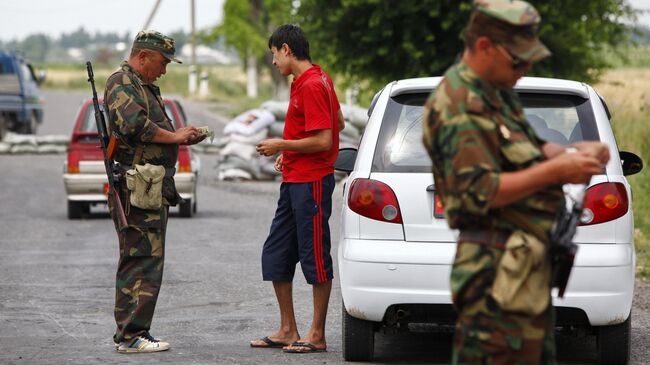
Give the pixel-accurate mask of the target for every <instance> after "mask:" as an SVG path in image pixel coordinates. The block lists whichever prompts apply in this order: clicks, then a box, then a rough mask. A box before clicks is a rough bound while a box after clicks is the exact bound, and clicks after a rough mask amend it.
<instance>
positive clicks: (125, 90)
mask: <svg viewBox="0 0 650 365" xmlns="http://www.w3.org/2000/svg"><path fill="white" fill-rule="evenodd" d="M104 105H105V110H106V111H107V114H108V129H109V131H110V132H111V133H113V132H114V133H115V134H116V135H117V137H118V139H119V140H120V144H119V148H118V150H117V152H116V154H115V161H117V162H119V163H120V164H121V165H122V166H124V167H125V168H130V166H132V164H133V159H134V157H135V151H136V147H137V146H138V145H142V146H143V147H144V148H143V149H142V151H143V153H142V156H141V157H140V161H139V162H138V163H139V164H141V165H144V164H145V163H150V164H153V165H162V166H164V167H166V168H173V167H174V166H175V165H176V161H177V160H178V145H177V144H163V143H153V142H151V140H152V139H153V136H154V135H155V134H156V132H157V131H158V128H162V129H165V130H168V131H170V132H174V130H175V129H174V125H173V122H172V119H171V118H169V116H167V113H166V112H165V108H164V104H163V100H162V97H161V96H160V89H159V88H158V86H156V85H154V84H145V83H144V81H143V80H142V78H141V77H140V75H139V74H138V73H137V72H136V71H135V70H134V69H133V68H131V66H130V65H129V64H128V63H127V62H126V61H125V62H122V64H121V65H120V69H119V70H118V71H117V72H115V73H114V74H112V75H111V76H110V77H109V78H108V80H107V81H106V90H105V91H104ZM163 198H164V199H163V202H165V203H167V204H169V205H176V204H177V203H179V202H180V196H179V195H178V192H177V191H176V186H175V185H174V178H173V176H165V178H164V179H163Z"/></svg>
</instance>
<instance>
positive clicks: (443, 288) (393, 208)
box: [336, 78, 643, 364]
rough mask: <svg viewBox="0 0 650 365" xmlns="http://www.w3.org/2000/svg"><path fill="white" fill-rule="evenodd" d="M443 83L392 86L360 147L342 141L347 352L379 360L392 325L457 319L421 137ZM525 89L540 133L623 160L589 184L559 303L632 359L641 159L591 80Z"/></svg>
mask: <svg viewBox="0 0 650 365" xmlns="http://www.w3.org/2000/svg"><path fill="white" fill-rule="evenodd" d="M439 82H440V78H419V79H409V80H401V81H395V82H392V83H390V84H388V85H386V87H385V88H384V89H383V90H382V91H380V92H379V93H378V94H377V95H376V96H375V98H374V100H373V102H372V105H371V107H370V109H369V111H368V115H369V117H370V118H369V120H368V124H367V127H366V130H365V132H364V135H363V137H362V139H361V142H360V145H359V149H358V151H357V150H353V149H352V150H346V149H343V150H341V153H340V157H339V160H338V161H337V165H336V167H337V169H339V170H342V171H347V172H349V177H348V180H347V182H346V186H345V189H344V206H343V209H342V217H341V237H340V241H339V250H338V263H339V271H340V273H339V276H340V281H341V292H342V296H343V356H344V358H345V359H346V360H355V361H370V360H372V358H373V352H374V334H375V332H376V331H378V330H380V329H382V328H383V329H387V328H388V329H408V328H409V325H411V324H413V323H434V324H439V325H441V326H445V325H452V324H453V323H454V320H455V313H454V310H453V308H452V306H451V296H450V291H449V273H450V268H451V263H452V261H453V257H454V253H455V251H456V237H457V232H456V231H452V230H450V229H449V227H448V225H447V222H446V221H445V220H444V218H443V215H442V206H441V204H440V202H439V200H438V198H437V195H436V191H435V185H434V182H433V177H432V175H431V161H430V159H429V157H428V155H427V153H426V151H425V149H424V147H423V145H422V109H423V107H422V106H423V104H424V102H425V101H426V98H427V96H428V95H429V93H430V92H431V91H432V89H434V88H435V87H436V86H437V85H438V83H439ZM516 90H517V92H518V93H519V95H520V97H521V100H522V102H523V105H524V109H525V113H526V115H527V117H528V119H529V121H530V123H531V124H532V125H533V127H534V128H535V130H536V131H537V132H538V134H539V135H540V136H541V137H542V138H544V139H546V140H548V141H550V142H555V143H561V144H569V143H573V142H577V141H581V140H600V141H602V142H604V143H606V144H607V145H608V146H609V148H610V154H611V156H620V158H615V157H614V158H612V159H611V160H610V161H609V163H608V164H607V166H606V174H602V175H597V176H594V177H593V178H592V180H591V183H590V185H589V188H588V190H587V192H586V194H585V210H584V211H583V216H582V218H581V219H582V221H581V226H580V227H579V228H578V232H577V234H576V236H575V239H574V242H576V243H578V244H579V250H578V254H577V256H576V259H575V265H574V267H573V271H572V273H571V277H570V280H569V284H568V287H567V290H566V293H565V295H564V298H562V299H560V298H557V297H554V300H553V304H554V305H555V307H556V315H557V326H558V328H561V329H563V330H564V331H566V332H569V333H574V334H593V335H596V337H597V343H598V355H599V359H600V362H601V363H617V364H624V363H627V361H628V359H629V351H630V332H631V326H630V321H631V320H630V318H631V308H632V297H633V290H634V274H635V253H634V236H633V232H634V220H633V215H632V199H631V198H632V192H631V190H630V186H629V184H628V182H627V180H626V179H625V175H631V174H634V173H637V172H639V171H640V170H641V168H642V165H643V164H642V161H641V159H640V158H639V157H638V156H636V155H634V154H633V153H630V152H624V151H620V152H619V150H618V147H617V145H616V140H615V139H614V134H613V132H612V128H611V126H610V114H609V111H608V109H607V106H606V104H605V102H604V100H603V99H602V98H601V97H600V96H599V95H598V94H597V93H596V92H595V91H594V89H593V88H591V87H590V86H588V85H586V84H583V83H579V82H574V81H566V80H557V79H546V78H523V79H522V80H520V82H519V83H518V84H517V86H516ZM554 294H556V293H554Z"/></svg>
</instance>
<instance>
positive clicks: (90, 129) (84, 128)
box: [78, 103, 182, 133]
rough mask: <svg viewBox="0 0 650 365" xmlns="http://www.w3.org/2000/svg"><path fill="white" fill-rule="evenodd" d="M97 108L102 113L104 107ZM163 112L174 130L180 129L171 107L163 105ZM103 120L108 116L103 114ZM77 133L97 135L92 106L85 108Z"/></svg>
mask: <svg viewBox="0 0 650 365" xmlns="http://www.w3.org/2000/svg"><path fill="white" fill-rule="evenodd" d="M99 108H100V109H101V110H102V112H104V106H103V105H102V104H100V105H99ZM165 112H166V113H167V115H168V116H169V117H170V118H171V119H172V121H173V122H174V126H176V128H180V127H182V125H179V124H182V122H181V123H179V121H177V120H176V118H175V116H174V113H173V112H172V109H171V107H170V106H169V104H167V103H165ZM104 119H105V120H106V121H108V116H107V115H106V113H105V112H104ZM78 132H81V133H97V124H96V123H95V110H94V109H93V106H92V104H89V105H88V107H87V108H86V112H85V114H84V119H83V121H82V123H81V125H80V126H79V131H78Z"/></svg>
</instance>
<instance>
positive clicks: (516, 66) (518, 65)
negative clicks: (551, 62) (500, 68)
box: [496, 44, 532, 70]
mask: <svg viewBox="0 0 650 365" xmlns="http://www.w3.org/2000/svg"><path fill="white" fill-rule="evenodd" d="M496 46H497V49H498V50H499V51H500V52H501V53H502V54H503V55H504V56H505V57H506V58H507V59H509V60H510V64H511V66H512V69H513V70H521V69H522V68H526V67H529V66H530V65H532V62H530V61H526V60H523V59H521V58H519V57H517V56H515V55H514V54H512V53H511V52H510V51H509V50H508V49H507V48H506V47H504V46H502V45H500V44H497V45H496Z"/></svg>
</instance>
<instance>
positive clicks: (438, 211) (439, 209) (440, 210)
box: [433, 194, 445, 218]
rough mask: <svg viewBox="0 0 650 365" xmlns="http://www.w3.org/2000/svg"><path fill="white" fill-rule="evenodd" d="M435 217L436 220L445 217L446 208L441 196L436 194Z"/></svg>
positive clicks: (434, 202)
mask: <svg viewBox="0 0 650 365" xmlns="http://www.w3.org/2000/svg"><path fill="white" fill-rule="evenodd" d="M433 204H434V206H433V216H434V217H436V218H444V217H445V208H444V207H443V205H442V199H440V195H439V194H435V199H434V201H433Z"/></svg>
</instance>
